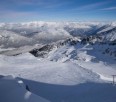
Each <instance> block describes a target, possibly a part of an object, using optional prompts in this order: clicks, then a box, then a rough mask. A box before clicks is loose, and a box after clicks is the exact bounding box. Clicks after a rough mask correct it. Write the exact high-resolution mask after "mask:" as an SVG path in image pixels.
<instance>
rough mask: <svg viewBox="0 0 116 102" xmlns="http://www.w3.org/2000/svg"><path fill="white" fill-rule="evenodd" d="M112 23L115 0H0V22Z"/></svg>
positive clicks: (115, 7) (114, 12) (115, 12)
mask: <svg viewBox="0 0 116 102" xmlns="http://www.w3.org/2000/svg"><path fill="white" fill-rule="evenodd" d="M36 20H38V21H114V20H116V0H0V22H23V21H36Z"/></svg>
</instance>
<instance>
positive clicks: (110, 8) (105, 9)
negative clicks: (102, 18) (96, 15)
mask: <svg viewBox="0 0 116 102" xmlns="http://www.w3.org/2000/svg"><path fill="white" fill-rule="evenodd" d="M101 10H104V11H108V10H116V6H115V7H108V8H103V9H101Z"/></svg>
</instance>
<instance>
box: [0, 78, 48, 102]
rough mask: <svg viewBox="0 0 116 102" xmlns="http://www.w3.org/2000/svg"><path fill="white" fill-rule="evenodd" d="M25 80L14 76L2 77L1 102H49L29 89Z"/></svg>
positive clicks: (0, 82) (0, 87) (0, 79)
mask: <svg viewBox="0 0 116 102" xmlns="http://www.w3.org/2000/svg"><path fill="white" fill-rule="evenodd" d="M27 87H28V86H26V85H24V83H23V81H21V80H18V79H16V78H14V77H13V76H6V77H4V76H1V77H0V102H49V101H47V100H46V99H44V98H41V97H40V96H37V95H35V94H33V93H31V92H30V91H29V90H27V89H26V88H27Z"/></svg>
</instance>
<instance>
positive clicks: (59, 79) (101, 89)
mask: <svg viewBox="0 0 116 102" xmlns="http://www.w3.org/2000/svg"><path fill="white" fill-rule="evenodd" d="M80 64H81V63H80ZM84 64H85V63H84ZM84 64H83V65H84ZM91 64H92V63H91ZM85 66H89V65H87V64H85ZM99 67H100V66H98V64H96V69H97V68H99ZM90 68H91V67H90ZM100 68H101V75H103V73H102V72H103V71H107V73H109V74H111V71H116V70H112V69H111V70H107V68H106V66H105V65H104V66H102V67H100ZM109 69H110V68H109ZM99 71H100V70H99ZM96 72H97V71H95V70H91V69H87V68H86V67H84V66H83V67H82V66H81V65H79V63H77V62H75V63H74V62H73V63H72V62H71V61H67V62H65V63H62V62H60V61H59V62H53V61H49V60H47V59H41V58H37V57H34V56H33V55H31V54H30V53H26V54H22V55H18V56H4V55H1V56H0V74H1V75H9V74H10V75H13V76H16V77H18V79H19V80H22V81H23V82H24V84H25V85H27V86H28V87H27V89H28V90H30V92H32V93H34V94H36V95H37V96H41V97H43V98H45V99H47V100H50V101H51V102H62V101H64V102H67V101H68V102H75V101H76V102H77V101H79V102H83V101H86V102H90V101H92V102H106V101H108V102H115V101H116V99H115V95H116V88H115V86H113V85H112V84H111V83H109V80H106V81H104V80H101V79H100V78H101V77H100V76H99V74H97V73H96ZM105 78H106V77H105ZM13 80H14V79H13ZM110 81H111V80H110ZM19 82H21V81H19ZM2 83H4V84H2ZM6 83H7V84H6ZM17 84H18V83H16V82H15V83H14V81H13V82H11V81H10V82H7V81H5V82H4V81H1V82H0V89H1V88H2V87H4V88H5V86H6V87H7V85H9V86H8V87H7V88H8V90H6V88H5V89H4V88H2V89H4V90H6V91H1V92H4V93H1V94H0V95H2V99H3V100H5V102H15V101H13V100H14V98H16V99H19V100H21V99H22V98H20V97H21V96H22V95H24V99H27V100H28V101H29V102H34V100H35V102H36V101H37V102H39V100H41V99H40V97H39V98H37V96H35V95H33V94H31V95H32V97H31V96H30V92H28V91H26V92H25V91H24V93H23V94H21V95H20V97H18V98H17V97H12V95H13V94H11V93H12V91H11V90H13V89H14V90H15V89H16V91H15V92H16V94H15V95H16V96H17V95H19V94H20V93H19V92H22V91H21V88H22V87H20V85H17ZM12 85H13V89H12V88H11V87H12ZM15 85H16V86H15ZM9 88H10V89H9ZM17 88H18V89H19V90H20V91H19V90H18V89H17ZM23 90H25V89H23ZM6 92H7V93H6ZM10 92H11V93H10ZM13 92H14V91H13ZM6 94H8V95H9V94H10V96H11V97H10V98H11V99H10V100H11V101H10V100H8V101H7V100H6V99H7V97H9V96H7V95H6ZM29 96H30V97H29ZM83 97H85V98H83ZM33 98H34V99H33ZM8 99H9V98H8ZM30 100H32V101H30ZM21 102H23V101H21ZM24 102H25V101H24ZM40 102H43V101H40ZM45 102H46V101H45Z"/></svg>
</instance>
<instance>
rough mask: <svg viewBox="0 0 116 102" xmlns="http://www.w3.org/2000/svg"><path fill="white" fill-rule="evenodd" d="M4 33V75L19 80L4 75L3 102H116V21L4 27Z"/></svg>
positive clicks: (0, 51) (0, 69)
mask: <svg viewBox="0 0 116 102" xmlns="http://www.w3.org/2000/svg"><path fill="white" fill-rule="evenodd" d="M0 29H1V30H0V37H1V40H0V41H1V42H0V43H1V47H0V75H3V76H7V75H12V76H15V77H12V76H11V77H9V76H8V77H3V76H0V92H1V93H0V102H44V101H45V102H47V100H50V101H51V102H116V86H115V83H113V82H112V81H113V77H112V75H116V23H109V24H106V23H99V22H96V23H95V22H86V23H79V22H62V23H61V22H59V23H57V22H29V23H16V24H4V23H3V24H1V25H0ZM24 45H25V46H24ZM19 46H21V47H19ZM3 47H4V48H3ZM5 47H10V48H5ZM11 47H13V48H11ZM14 47H19V48H14ZM112 83H113V84H112ZM4 90H5V91H4ZM13 96H14V97H13ZM18 96H20V97H18ZM1 97H2V98H1ZM46 99H47V100H46Z"/></svg>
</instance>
